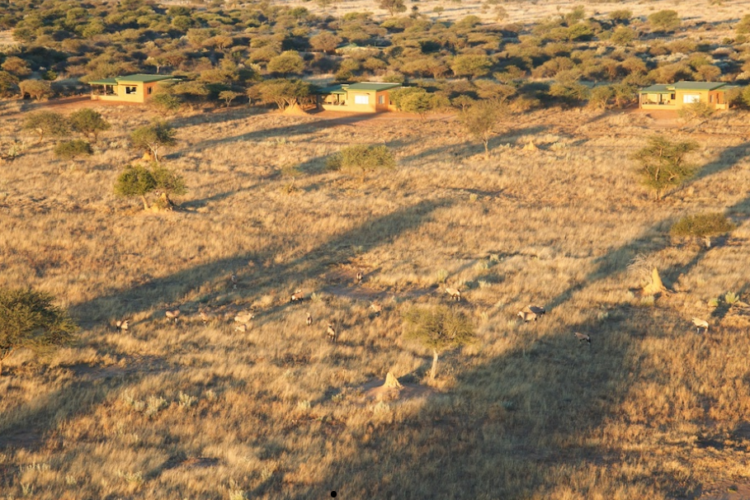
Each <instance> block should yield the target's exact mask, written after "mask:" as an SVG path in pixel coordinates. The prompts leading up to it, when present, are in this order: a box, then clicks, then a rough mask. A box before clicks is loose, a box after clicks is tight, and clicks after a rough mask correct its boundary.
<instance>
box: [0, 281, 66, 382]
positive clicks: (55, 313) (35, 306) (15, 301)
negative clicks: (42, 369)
mask: <svg viewBox="0 0 750 500" xmlns="http://www.w3.org/2000/svg"><path fill="white" fill-rule="evenodd" d="M52 302H53V297H52V296H51V295H49V294H46V293H43V292H36V291H33V290H30V289H27V290H24V289H8V288H0V374H2V362H3V361H4V360H5V359H6V358H7V357H8V356H10V355H11V354H12V353H13V352H14V351H15V350H17V349H21V348H27V349H31V350H32V351H34V352H35V353H37V354H44V353H46V352H49V351H51V350H52V349H54V348H56V347H59V346H63V345H65V344H67V343H69V342H70V341H71V340H73V336H74V334H75V332H76V330H77V328H78V327H77V326H76V324H75V322H73V320H72V319H71V318H70V316H69V315H68V312H67V311H65V310H64V309H62V308H60V307H57V306H55V305H53V304H52Z"/></svg>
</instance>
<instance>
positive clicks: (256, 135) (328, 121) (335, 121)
mask: <svg viewBox="0 0 750 500" xmlns="http://www.w3.org/2000/svg"><path fill="white" fill-rule="evenodd" d="M374 114H375V113H363V114H355V115H351V116H350V115H347V116H342V117H337V118H322V119H321V118H318V119H314V118H315V116H314V115H311V116H310V118H313V119H306V120H305V121H303V122H297V123H293V124H291V125H285V126H282V127H275V128H266V129H260V130H254V131H252V132H248V133H245V134H240V135H235V136H231V137H221V138H218V139H208V140H205V141H200V142H198V143H197V144H194V145H192V146H188V147H186V148H184V149H183V150H181V151H180V152H179V153H175V154H183V153H187V152H200V151H204V150H207V149H211V148H214V147H216V146H220V145H222V144H229V143H232V142H242V141H253V140H260V139H270V138H273V137H284V138H288V137H293V136H297V135H304V134H310V133H312V132H314V131H316V130H319V129H321V128H333V127H337V126H340V125H352V124H355V123H358V122H363V121H367V120H371V119H373V118H374V116H373V115H374ZM279 116H280V117H282V116H284V115H279ZM293 118H297V117H293ZM290 119H291V118H290Z"/></svg>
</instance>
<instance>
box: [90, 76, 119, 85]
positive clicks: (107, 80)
mask: <svg viewBox="0 0 750 500" xmlns="http://www.w3.org/2000/svg"><path fill="white" fill-rule="evenodd" d="M89 85H117V80H115V79H114V78H103V79H101V80H91V81H90V82H89Z"/></svg>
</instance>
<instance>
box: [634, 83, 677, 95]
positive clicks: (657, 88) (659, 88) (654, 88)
mask: <svg viewBox="0 0 750 500" xmlns="http://www.w3.org/2000/svg"><path fill="white" fill-rule="evenodd" d="M671 92H672V89H670V88H669V87H668V86H667V85H661V84H660V85H651V86H650V87H646V88H645V89H641V94H669V93H671Z"/></svg>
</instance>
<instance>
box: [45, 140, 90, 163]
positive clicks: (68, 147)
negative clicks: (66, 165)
mask: <svg viewBox="0 0 750 500" xmlns="http://www.w3.org/2000/svg"><path fill="white" fill-rule="evenodd" d="M92 154H94V151H93V150H92V149H91V145H90V144H89V143H88V142H86V141H84V140H81V139H75V140H72V141H65V142H61V143H59V144H58V145H57V146H55V156H56V157H58V158H62V159H64V160H72V159H74V158H79V157H81V156H91V155H92Z"/></svg>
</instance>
